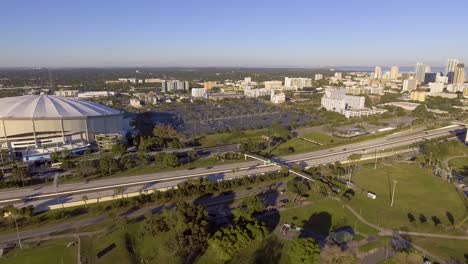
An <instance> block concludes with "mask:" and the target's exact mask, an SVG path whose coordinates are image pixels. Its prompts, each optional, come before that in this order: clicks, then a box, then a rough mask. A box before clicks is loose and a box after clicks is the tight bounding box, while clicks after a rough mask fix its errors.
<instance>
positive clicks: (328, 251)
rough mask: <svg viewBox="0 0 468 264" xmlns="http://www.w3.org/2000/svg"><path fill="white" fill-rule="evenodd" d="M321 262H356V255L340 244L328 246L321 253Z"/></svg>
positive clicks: (330, 263)
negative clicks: (343, 248) (342, 247)
mask: <svg viewBox="0 0 468 264" xmlns="http://www.w3.org/2000/svg"><path fill="white" fill-rule="evenodd" d="M320 263H322V264H354V263H357V260H356V257H355V256H354V255H353V254H352V253H351V252H349V251H347V250H342V249H341V248H340V247H338V246H327V247H325V248H324V249H323V250H322V252H321V253H320Z"/></svg>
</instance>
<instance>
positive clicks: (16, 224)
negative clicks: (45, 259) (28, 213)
mask: <svg viewBox="0 0 468 264" xmlns="http://www.w3.org/2000/svg"><path fill="white" fill-rule="evenodd" d="M13 220H15V226H16V235H17V236H18V244H19V246H20V249H23V245H22V244H21V238H20V234H19V229H18V222H16V216H13Z"/></svg>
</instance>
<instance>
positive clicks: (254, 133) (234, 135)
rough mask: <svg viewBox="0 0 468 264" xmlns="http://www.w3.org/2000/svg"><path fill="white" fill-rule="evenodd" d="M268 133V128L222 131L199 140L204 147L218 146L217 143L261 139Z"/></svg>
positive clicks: (234, 142)
mask: <svg viewBox="0 0 468 264" xmlns="http://www.w3.org/2000/svg"><path fill="white" fill-rule="evenodd" d="M266 134H268V133H267V130H266V129H256V130H247V131H242V132H230V133H221V134H213V135H207V136H204V137H202V138H201V139H199V142H200V144H201V145H202V147H216V146H217V145H225V144H237V143H240V142H242V141H246V140H252V141H260V140H262V135H266Z"/></svg>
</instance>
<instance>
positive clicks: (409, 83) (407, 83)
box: [403, 78, 418, 91]
mask: <svg viewBox="0 0 468 264" xmlns="http://www.w3.org/2000/svg"><path fill="white" fill-rule="evenodd" d="M417 86H418V81H417V80H416V79H413V78H410V79H407V80H404V81H403V91H413V90H416V88H417Z"/></svg>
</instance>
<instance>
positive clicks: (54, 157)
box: [50, 151, 61, 163]
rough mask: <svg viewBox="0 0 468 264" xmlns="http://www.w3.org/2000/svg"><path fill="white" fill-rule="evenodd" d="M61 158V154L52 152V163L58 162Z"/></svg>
mask: <svg viewBox="0 0 468 264" xmlns="http://www.w3.org/2000/svg"><path fill="white" fill-rule="evenodd" d="M60 158H61V155H60V152H57V151H56V152H52V153H50V161H51V162H54V163H55V162H58V161H59V160H60Z"/></svg>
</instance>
